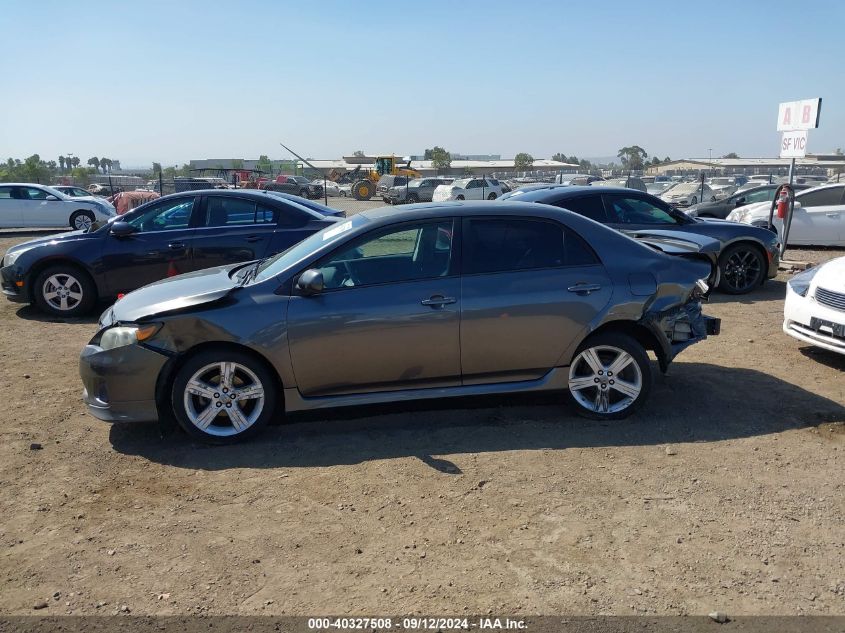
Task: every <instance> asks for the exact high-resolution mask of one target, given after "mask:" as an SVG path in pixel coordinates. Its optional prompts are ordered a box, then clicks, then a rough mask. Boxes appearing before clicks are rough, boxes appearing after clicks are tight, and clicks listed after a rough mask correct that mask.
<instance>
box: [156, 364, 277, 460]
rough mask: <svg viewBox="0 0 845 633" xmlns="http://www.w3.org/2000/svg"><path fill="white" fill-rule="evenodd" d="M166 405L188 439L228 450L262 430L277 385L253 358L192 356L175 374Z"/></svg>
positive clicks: (274, 396)
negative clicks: (170, 406) (188, 436)
mask: <svg viewBox="0 0 845 633" xmlns="http://www.w3.org/2000/svg"><path fill="white" fill-rule="evenodd" d="M171 404H172V406H173V413H174V414H175V416H176V420H177V421H178V422H179V425H180V426H181V427H182V428H183V429H185V432H187V433H188V435H191V436H192V437H195V438H197V439H199V440H202V441H203V442H207V443H210V444H231V443H233V442H238V441H241V440H243V439H246V438H248V437H251V436H253V435H255V434H256V433H258V432H260V431H261V430H262V429H263V428H264V427H265V426H267V423H268V422H269V421H270V419H271V418H272V417H273V413H274V411H275V407H276V383H275V380H274V379H273V375H272V373H271V372H270V371H269V370H268V369H267V368H266V367H265V365H264V364H263V363H261V362H260V361H258V360H257V359H256V358H254V357H253V356H251V355H249V354H246V353H243V352H239V351H235V350H230V349H226V348H221V349H219V350H215V349H211V350H207V351H204V352H200V353H198V354H196V355H194V356H192V357H191V358H189V359H188V361H187V362H186V363H185V364H184V365H183V366H182V368H181V369H180V370H179V371H178V373H177V374H176V379H175V380H174V381H173V391H172V393H171Z"/></svg>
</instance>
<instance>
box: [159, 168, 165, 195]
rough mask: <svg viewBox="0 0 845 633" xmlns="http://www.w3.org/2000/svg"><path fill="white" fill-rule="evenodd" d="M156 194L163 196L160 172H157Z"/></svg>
mask: <svg viewBox="0 0 845 633" xmlns="http://www.w3.org/2000/svg"><path fill="white" fill-rule="evenodd" d="M158 193H159V195H161V196H163V195H164V180H163V179H162V177H161V172H158Z"/></svg>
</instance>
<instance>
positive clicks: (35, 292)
mask: <svg viewBox="0 0 845 633" xmlns="http://www.w3.org/2000/svg"><path fill="white" fill-rule="evenodd" d="M32 297H33V299H34V301H35V305H37V306H38V308H39V309H40V310H41V311H42V312H46V313H47V314H51V315H53V316H60V317H79V316H83V315H85V314H87V313H89V312H91V310H92V309H93V308H94V306H95V305H96V304H97V286H96V285H95V284H94V281H93V280H92V279H91V277H90V276H89V275H88V273H86V272H85V271H83V270H81V269H79V268H77V267H75V266H72V265H63V264H57V265H55V266H50V267H49V268H46V269H44V270H43V271H41V272H40V273H39V274H38V276H37V277H36V278H35V283H33V285H32ZM62 306H64V307H62Z"/></svg>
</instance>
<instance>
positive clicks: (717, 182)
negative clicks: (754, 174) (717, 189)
mask: <svg viewBox="0 0 845 633" xmlns="http://www.w3.org/2000/svg"><path fill="white" fill-rule="evenodd" d="M710 184H711V185H732V184H734V181H733V178H714V179H713V180H711V181H710Z"/></svg>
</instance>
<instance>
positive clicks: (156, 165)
mask: <svg viewBox="0 0 845 633" xmlns="http://www.w3.org/2000/svg"><path fill="white" fill-rule="evenodd" d="M153 173H154V174H160V173H161V163H153Z"/></svg>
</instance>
